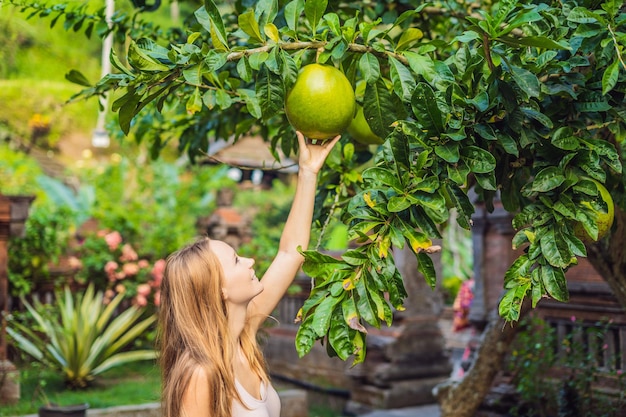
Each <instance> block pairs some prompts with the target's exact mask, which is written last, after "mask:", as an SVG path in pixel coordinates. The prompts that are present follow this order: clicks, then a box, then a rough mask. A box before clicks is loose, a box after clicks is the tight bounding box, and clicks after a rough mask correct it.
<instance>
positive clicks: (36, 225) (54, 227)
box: [8, 204, 71, 296]
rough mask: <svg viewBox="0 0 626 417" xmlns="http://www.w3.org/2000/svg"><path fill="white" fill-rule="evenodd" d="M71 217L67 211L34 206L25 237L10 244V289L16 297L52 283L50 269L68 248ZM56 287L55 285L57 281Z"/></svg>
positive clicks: (12, 240) (15, 239)
mask: <svg viewBox="0 0 626 417" xmlns="http://www.w3.org/2000/svg"><path fill="white" fill-rule="evenodd" d="M70 230H71V216H70V213H69V211H68V210H67V209H66V208H59V209H57V208H54V207H52V206H50V205H49V204H47V205H34V206H33V208H32V209H31V211H30V214H29V217H28V219H27V220H26V224H25V232H24V236H23V237H12V238H11V242H10V244H9V261H8V263H9V268H8V269H9V271H8V275H9V290H10V293H11V294H12V295H15V296H20V295H25V294H28V293H29V292H30V291H31V290H32V288H33V286H35V285H37V284H40V283H43V282H49V281H50V266H51V264H55V263H57V262H58V261H59V258H60V257H61V255H62V254H63V253H64V252H65V250H66V249H67V247H68V243H69V239H70ZM53 284H55V283H54V282H53Z"/></svg>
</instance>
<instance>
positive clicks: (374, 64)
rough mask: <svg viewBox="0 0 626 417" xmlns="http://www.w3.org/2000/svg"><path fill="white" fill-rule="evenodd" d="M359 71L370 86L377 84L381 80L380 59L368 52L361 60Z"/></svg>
mask: <svg viewBox="0 0 626 417" xmlns="http://www.w3.org/2000/svg"><path fill="white" fill-rule="evenodd" d="M359 70H360V71H361V74H363V79H364V80H365V82H366V83H368V84H375V83H376V81H378V79H379V78H380V64H379V62H378V59H377V58H376V57H375V56H374V55H373V54H371V53H369V52H366V53H364V54H363V55H361V58H360V59H359Z"/></svg>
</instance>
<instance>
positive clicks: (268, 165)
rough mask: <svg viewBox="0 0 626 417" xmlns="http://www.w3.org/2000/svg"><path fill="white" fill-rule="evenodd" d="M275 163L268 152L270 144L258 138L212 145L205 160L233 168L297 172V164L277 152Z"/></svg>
mask: <svg viewBox="0 0 626 417" xmlns="http://www.w3.org/2000/svg"><path fill="white" fill-rule="evenodd" d="M278 155H279V157H280V160H279V161H277V160H276V159H275V158H274V155H272V153H271V152H270V144H269V143H267V142H265V141H264V140H263V138H262V137H260V136H242V137H240V138H239V140H237V142H230V141H229V142H227V141H218V142H215V143H212V144H211V146H210V147H209V152H208V156H207V158H206V160H207V161H208V162H209V163H225V164H228V165H232V166H235V167H247V168H261V169H265V170H275V171H280V172H286V173H290V172H297V171H298V164H297V163H296V162H295V161H294V160H293V159H291V158H288V157H286V156H285V155H284V154H283V153H282V152H281V151H280V150H278Z"/></svg>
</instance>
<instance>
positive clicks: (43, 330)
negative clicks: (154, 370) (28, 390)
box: [7, 285, 156, 388]
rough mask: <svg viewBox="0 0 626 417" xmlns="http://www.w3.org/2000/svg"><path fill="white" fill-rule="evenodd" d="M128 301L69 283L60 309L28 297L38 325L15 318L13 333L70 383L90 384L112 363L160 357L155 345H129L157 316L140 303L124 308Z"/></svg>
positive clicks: (60, 299)
mask: <svg viewBox="0 0 626 417" xmlns="http://www.w3.org/2000/svg"><path fill="white" fill-rule="evenodd" d="M122 300H123V295H122V294H119V295H117V296H116V297H115V298H113V299H112V300H111V301H110V302H109V303H108V304H105V303H104V294H103V292H102V291H95V290H94V287H93V286H91V285H90V286H88V287H87V288H86V290H84V291H80V292H76V293H73V291H72V290H71V289H70V288H69V287H68V286H66V287H65V288H64V289H63V291H62V292H59V294H57V305H56V306H55V308H54V309H51V308H50V306H48V307H46V306H44V305H43V304H42V303H41V302H40V301H38V300H37V299H35V300H34V301H33V303H32V304H31V303H29V302H28V301H27V300H26V299H25V298H24V297H22V302H23V303H24V305H25V306H26V308H27V310H28V312H29V313H30V315H31V316H32V318H33V321H34V324H35V326H34V327H30V326H28V325H25V324H24V323H21V322H18V321H16V320H11V318H10V317H9V323H8V327H7V332H8V334H9V336H10V338H11V339H12V340H13V342H14V345H15V346H16V347H17V348H18V349H20V350H21V351H23V352H24V353H26V354H27V355H29V356H30V357H32V358H33V359H34V360H36V361H38V362H41V363H42V364H43V365H44V366H46V367H47V368H48V369H56V370H57V371H59V372H60V373H62V374H63V375H64V378H65V381H66V383H67V384H68V386H70V387H72V388H85V387H87V386H89V385H90V384H91V383H92V382H93V380H94V379H95V377H96V376H97V375H99V374H101V373H102V372H104V371H106V370H108V369H110V368H112V367H116V366H120V365H123V364H125V363H129V362H134V361H141V360H153V359H155V357H156V356H155V355H156V353H155V351H154V350H151V349H138V350H133V349H128V347H129V345H132V343H133V342H134V341H135V339H136V338H137V337H138V336H140V335H141V334H142V333H143V332H144V331H146V330H147V329H148V328H149V327H150V326H151V325H152V324H153V323H154V321H155V319H156V317H155V316H154V315H148V317H145V316H144V309H143V308H140V307H137V306H130V307H127V308H126V309H122V308H121V302H122Z"/></svg>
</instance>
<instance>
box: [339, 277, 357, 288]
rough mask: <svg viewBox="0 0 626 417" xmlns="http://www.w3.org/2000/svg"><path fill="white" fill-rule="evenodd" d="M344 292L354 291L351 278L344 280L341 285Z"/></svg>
mask: <svg viewBox="0 0 626 417" xmlns="http://www.w3.org/2000/svg"><path fill="white" fill-rule="evenodd" d="M341 286H342V287H343V289H344V290H346V291H349V290H353V289H354V283H353V282H352V279H351V278H346V279H344V280H343V284H342V285H341Z"/></svg>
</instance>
